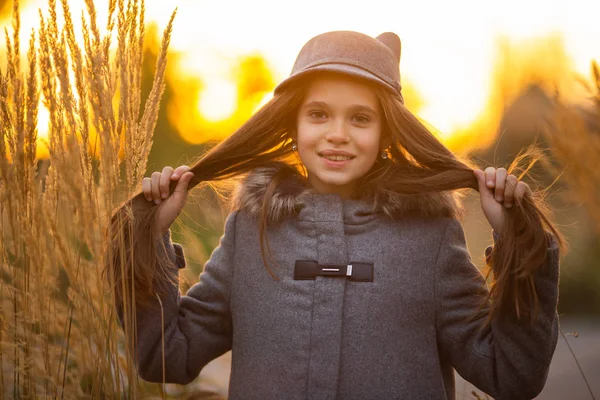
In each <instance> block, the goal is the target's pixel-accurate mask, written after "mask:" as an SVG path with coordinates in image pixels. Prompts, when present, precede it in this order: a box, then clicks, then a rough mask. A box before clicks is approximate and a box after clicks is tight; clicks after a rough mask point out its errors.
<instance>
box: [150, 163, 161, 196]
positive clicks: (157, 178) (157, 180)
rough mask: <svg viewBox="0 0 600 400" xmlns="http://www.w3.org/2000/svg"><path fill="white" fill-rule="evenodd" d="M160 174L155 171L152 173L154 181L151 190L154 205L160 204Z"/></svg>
mask: <svg viewBox="0 0 600 400" xmlns="http://www.w3.org/2000/svg"><path fill="white" fill-rule="evenodd" d="M159 184H160V172H158V171H155V172H153V173H152V181H151V190H150V192H151V193H152V199H154V203H156V204H159V203H160V187H159Z"/></svg>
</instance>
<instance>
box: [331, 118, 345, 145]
mask: <svg viewBox="0 0 600 400" xmlns="http://www.w3.org/2000/svg"><path fill="white" fill-rule="evenodd" d="M325 139H326V140H327V141H328V142H331V143H335V144H339V143H348V142H349V141H350V137H349V136H348V127H347V126H346V123H345V121H336V122H335V123H334V124H331V126H330V129H329V130H328V131H327V134H326V135H325Z"/></svg>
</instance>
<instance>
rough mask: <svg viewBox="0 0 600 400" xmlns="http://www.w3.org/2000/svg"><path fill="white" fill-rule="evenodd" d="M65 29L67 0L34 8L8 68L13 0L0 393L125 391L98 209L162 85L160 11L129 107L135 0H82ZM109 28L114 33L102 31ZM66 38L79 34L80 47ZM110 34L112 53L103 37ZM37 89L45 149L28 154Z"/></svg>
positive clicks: (139, 1) (129, 173)
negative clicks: (101, 0) (36, 15)
mask: <svg viewBox="0 0 600 400" xmlns="http://www.w3.org/2000/svg"><path fill="white" fill-rule="evenodd" d="M85 5H86V13H85V15H82V17H81V18H82V26H83V28H82V38H81V40H80V41H78V40H77V39H78V38H77V37H76V34H77V32H76V31H75V28H74V25H73V19H72V15H71V12H70V10H69V5H68V2H67V0H61V1H60V6H61V7H60V8H61V11H62V14H63V16H64V23H59V18H58V15H57V14H58V12H59V11H57V2H56V0H49V1H48V10H47V13H42V12H41V11H40V19H39V27H38V28H37V30H36V31H33V32H32V33H31V39H30V42H29V51H28V52H27V61H28V63H27V68H26V69H25V70H22V68H21V54H20V51H19V49H20V43H19V30H20V20H19V3H18V1H15V2H14V13H13V33H12V37H11V35H9V33H8V32H7V33H6V48H7V60H8V62H7V66H6V68H5V69H0V216H1V218H0V224H1V226H0V234H1V235H2V237H1V240H0V257H1V264H0V268H1V269H0V316H1V317H0V318H1V319H0V397H7V398H38V397H44V398H45V397H53V398H74V397H85V398H90V397H91V398H100V397H101V398H122V397H125V396H127V397H130V398H137V397H139V396H140V395H141V394H149V393H151V392H153V391H154V392H156V391H157V390H158V388H157V387H156V386H155V385H154V386H150V385H148V386H143V385H142V386H139V385H137V384H136V382H137V375H136V373H135V371H134V369H133V368H132V365H130V361H129V358H128V357H126V356H125V350H124V348H123V340H122V337H121V336H122V333H121V331H120V329H118V325H117V320H116V318H115V315H114V310H113V307H112V301H111V298H110V291H109V285H108V283H107V282H106V281H105V280H103V279H102V276H101V266H102V257H103V249H102V244H103V235H104V232H105V229H106V224H107V222H108V217H109V213H110V211H111V210H112V209H113V208H114V207H115V205H117V204H118V202H119V201H122V200H123V199H124V198H126V197H127V196H128V195H130V194H131V192H132V191H134V190H135V189H136V188H138V186H139V184H140V182H141V179H142V177H143V174H144V172H145V169H146V160H147V156H148V153H149V151H150V147H151V144H152V134H153V130H154V127H155V124H156V120H157V115H158V107H159V103H160V99H161V96H162V93H163V90H164V73H165V68H166V63H167V58H166V55H167V47H168V45H169V40H170V35H171V29H172V23H173V18H174V16H175V13H173V15H172V16H171V20H170V21H169V25H168V27H167V29H166V30H165V32H164V36H163V41H162V46H161V51H160V54H159V57H158V61H157V65H156V74H155V77H154V82H153V87H152V91H151V93H150V95H149V97H148V98H147V99H146V102H145V106H144V107H143V111H142V107H141V104H142V98H141V95H140V93H141V89H140V84H141V78H142V54H143V53H142V51H143V48H144V46H143V42H144V1H143V0H127V1H125V0H109V13H108V20H107V21H106V27H105V29H104V30H103V29H102V28H101V26H100V25H99V22H98V21H97V17H96V8H95V5H94V2H93V0H85ZM115 33H116V38H117V43H116V46H113V44H112V43H111V41H112V39H113V37H114V36H115ZM79 43H82V45H81V46H80V44H79ZM114 47H116V49H117V50H116V52H115V51H113V50H112V49H113V48H114ZM40 97H41V99H42V100H43V103H44V105H45V107H47V109H48V110H49V111H50V123H49V127H48V129H49V139H48V147H49V153H50V158H49V160H48V161H46V162H39V163H38V161H37V160H36V158H35V156H36V145H37V113H38V104H39V101H40Z"/></svg>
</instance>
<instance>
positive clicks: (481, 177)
mask: <svg viewBox="0 0 600 400" xmlns="http://www.w3.org/2000/svg"><path fill="white" fill-rule="evenodd" d="M473 173H474V174H475V177H476V178H477V184H478V186H479V196H480V197H490V196H492V195H493V194H492V191H491V190H490V188H488V187H487V184H486V183H485V172H483V171H482V170H480V169H474V170H473Z"/></svg>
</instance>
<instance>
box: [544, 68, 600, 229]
mask: <svg viewBox="0 0 600 400" xmlns="http://www.w3.org/2000/svg"><path fill="white" fill-rule="evenodd" d="M581 83H582V84H583V85H585V88H586V89H587V91H588V93H589V95H590V100H591V107H589V108H585V106H583V107H574V106H573V105H571V104H567V103H566V102H565V101H564V99H563V98H562V96H561V95H560V93H558V94H557V95H556V96H555V103H556V110H555V112H554V113H553V115H552V118H551V119H550V121H548V122H549V123H548V125H547V127H546V129H545V133H546V134H547V137H548V138H549V139H550V143H551V145H552V146H551V148H552V150H553V155H554V158H555V159H556V160H558V161H559V162H560V163H561V164H562V165H563V166H564V167H565V178H566V182H567V183H568V185H569V186H570V188H571V189H572V193H571V197H572V199H571V200H575V201H577V202H581V203H582V204H583V206H584V207H585V208H586V210H587V211H588V213H589V214H590V216H591V218H592V219H593V221H594V224H593V225H594V227H595V229H596V233H597V234H598V235H600V189H599V188H600V68H598V64H597V63H595V62H593V63H592V82H591V83H587V82H585V81H583V80H582V81H581Z"/></svg>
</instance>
